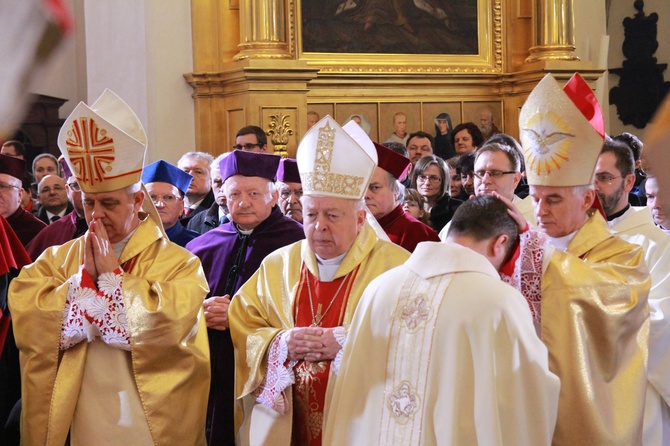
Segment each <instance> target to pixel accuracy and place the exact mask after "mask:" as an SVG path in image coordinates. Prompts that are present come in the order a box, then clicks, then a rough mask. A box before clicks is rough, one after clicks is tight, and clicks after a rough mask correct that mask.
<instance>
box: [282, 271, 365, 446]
mask: <svg viewBox="0 0 670 446" xmlns="http://www.w3.org/2000/svg"><path fill="white" fill-rule="evenodd" d="M357 273H358V267H356V268H355V269H354V270H353V271H351V273H349V274H348V275H347V276H344V277H340V278H337V279H334V280H333V281H332V282H321V281H319V279H318V278H317V277H315V276H314V275H313V274H312V273H310V272H309V270H308V269H307V267H305V265H304V264H303V266H302V271H301V272H300V283H299V284H298V292H297V298H296V300H295V304H294V308H293V313H294V314H293V316H294V319H295V326H296V327H309V326H310V325H312V324H313V315H312V309H311V308H312V306H313V308H314V313H315V315H316V319H317V320H319V319H320V318H321V317H323V319H322V320H321V325H320V326H321V327H323V328H332V327H338V326H341V325H342V324H343V322H344V313H345V310H346V308H347V301H348V300H349V293H350V292H351V285H352V284H353V283H354V279H355V278H356V274H357ZM307 280H309V285H310V286H311V289H312V299H313V302H312V305H310V299H309V290H308V287H307ZM345 281H346V282H345ZM343 282H344V283H343ZM340 286H342V287H341V289H340V291H339V293H337V297H336V298H335V300H333V296H335V293H336V292H337V290H338V288H340ZM331 302H332V305H331ZM329 306H330V308H329V309H328V307H329ZM324 313H325V314H324ZM330 364H331V361H330V360H327V361H321V362H306V361H300V362H298V364H297V365H296V366H295V368H294V369H293V370H294V373H295V384H294V385H293V444H298V445H314V446H317V445H321V435H322V427H323V410H324V403H325V398H326V389H327V388H328V375H329V373H330Z"/></svg>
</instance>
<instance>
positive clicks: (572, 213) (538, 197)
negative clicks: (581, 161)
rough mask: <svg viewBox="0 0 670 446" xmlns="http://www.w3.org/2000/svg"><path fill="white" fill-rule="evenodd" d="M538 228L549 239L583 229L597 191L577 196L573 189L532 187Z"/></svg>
mask: <svg viewBox="0 0 670 446" xmlns="http://www.w3.org/2000/svg"><path fill="white" fill-rule="evenodd" d="M530 196H531V198H532V200H533V211H534V212H535V220H536V221H537V226H538V228H539V229H540V231H542V232H543V233H545V234H547V235H548V236H549V237H563V236H566V235H568V234H571V233H573V232H575V231H576V230H578V229H579V228H581V227H582V226H583V225H584V223H585V222H586V211H588V210H589V208H590V207H591V205H592V204H593V200H594V198H595V191H593V190H588V191H586V192H584V193H582V194H579V193H577V194H575V191H574V188H572V187H553V186H530Z"/></svg>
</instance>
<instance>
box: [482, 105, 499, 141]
mask: <svg viewBox="0 0 670 446" xmlns="http://www.w3.org/2000/svg"><path fill="white" fill-rule="evenodd" d="M479 130H481V132H482V136H483V137H484V142H486V140H488V139H489V138H490V137H492V136H493V135H495V134H496V133H500V130H498V127H496V125H495V123H494V122H493V111H492V110H491V109H490V108H488V107H485V108H483V109H482V111H481V112H480V113H479Z"/></svg>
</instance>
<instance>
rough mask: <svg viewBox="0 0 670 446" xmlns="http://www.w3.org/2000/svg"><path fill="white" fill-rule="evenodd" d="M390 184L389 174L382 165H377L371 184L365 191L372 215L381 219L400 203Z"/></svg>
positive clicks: (366, 202)
mask: <svg viewBox="0 0 670 446" xmlns="http://www.w3.org/2000/svg"><path fill="white" fill-rule="evenodd" d="M397 198H398V197H396V196H395V194H394V193H393V189H391V185H390V184H389V174H388V172H386V171H385V170H384V169H382V168H381V167H375V171H374V173H373V174H372V178H370V185H369V186H368V190H367V192H366V193H365V204H366V205H367V207H368V209H370V212H372V215H374V217H375V218H376V219H377V220H379V219H380V218H383V217H385V216H387V215H388V214H389V213H390V212H391V211H392V210H393V209H395V208H396V206H397V205H398V201H397Z"/></svg>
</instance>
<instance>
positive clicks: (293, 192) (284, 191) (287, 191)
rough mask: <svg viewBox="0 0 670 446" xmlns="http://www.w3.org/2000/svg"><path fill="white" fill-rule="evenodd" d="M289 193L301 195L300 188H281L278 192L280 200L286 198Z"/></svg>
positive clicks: (298, 196)
mask: <svg viewBox="0 0 670 446" xmlns="http://www.w3.org/2000/svg"><path fill="white" fill-rule="evenodd" d="M291 195H295V196H296V197H297V198H300V197H302V189H295V190H283V191H281V192H279V196H280V197H281V198H282V200H288V199H289V197H290V196H291Z"/></svg>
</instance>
